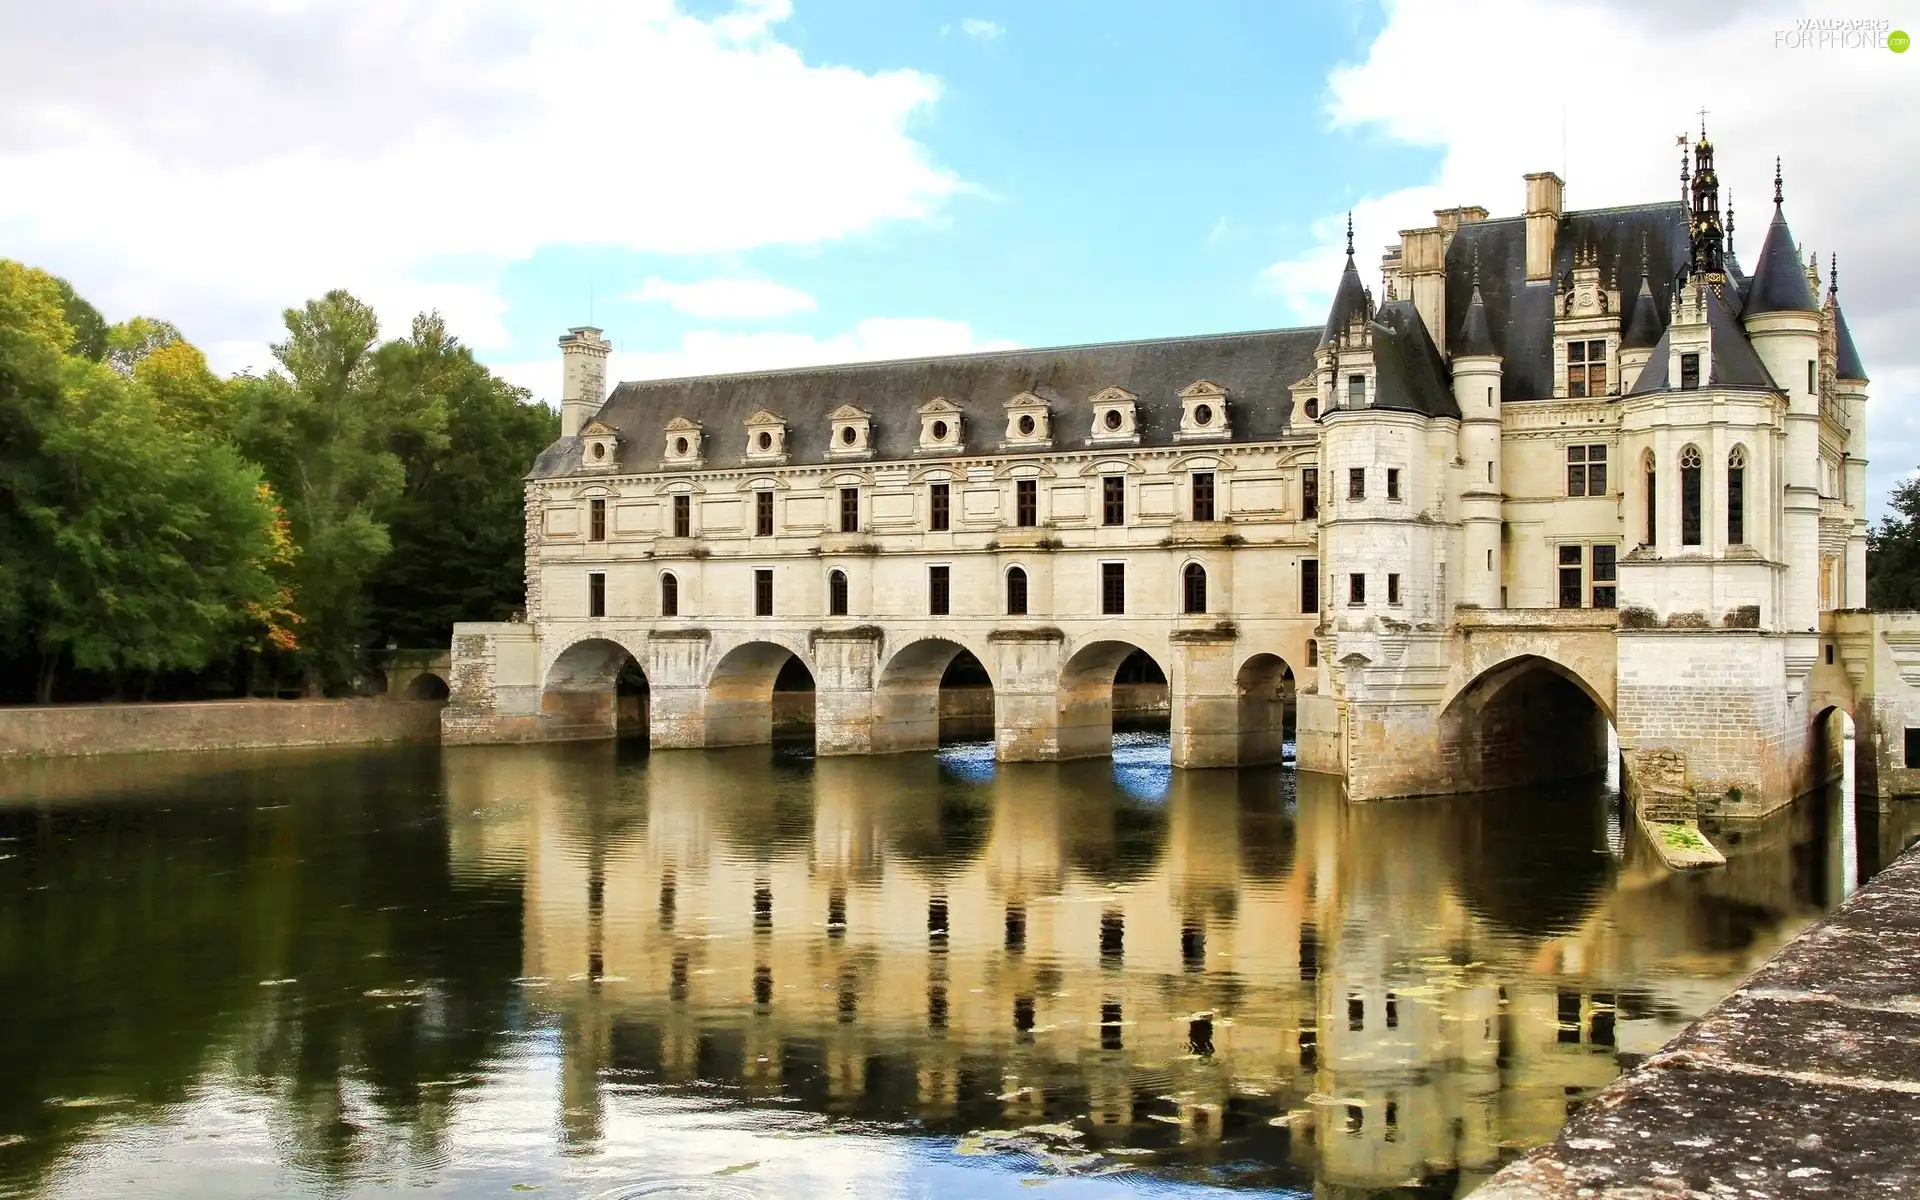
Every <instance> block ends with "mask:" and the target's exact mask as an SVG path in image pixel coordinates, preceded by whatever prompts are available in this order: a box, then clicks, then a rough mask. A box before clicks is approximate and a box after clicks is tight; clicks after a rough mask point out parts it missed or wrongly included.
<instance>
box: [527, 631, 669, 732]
mask: <svg viewBox="0 0 1920 1200" xmlns="http://www.w3.org/2000/svg"><path fill="white" fill-rule="evenodd" d="M623 695H624V696H628V697H637V699H634V700H628V701H626V703H625V708H626V709H627V710H629V711H628V712H625V713H623V711H622V697H623ZM646 696H647V676H646V672H645V671H644V670H643V669H642V668H641V666H640V664H639V663H638V662H637V661H635V659H634V657H633V655H631V654H629V653H628V652H627V649H626V647H624V646H622V645H620V644H619V643H618V642H614V641H610V640H608V639H606V638H587V639H585V640H584V641H579V642H575V643H574V644H573V645H571V646H568V647H567V648H566V649H565V650H562V651H561V652H560V657H558V658H556V659H554V660H553V665H552V666H551V667H549V668H547V679H546V683H545V684H544V685H543V686H542V688H541V689H540V715H541V716H542V717H543V718H544V719H545V720H546V721H547V723H548V725H549V731H548V733H547V736H548V737H549V738H554V739H565V738H582V739H584V738H610V737H617V736H620V735H621V734H623V733H632V732H636V731H637V732H638V733H640V734H644V733H645V732H646V711H647V704H646Z"/></svg>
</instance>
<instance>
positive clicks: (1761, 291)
mask: <svg viewBox="0 0 1920 1200" xmlns="http://www.w3.org/2000/svg"><path fill="white" fill-rule="evenodd" d="M1818 311H1820V304H1819V302H1818V301H1816V300H1815V299H1814V296H1813V289H1812V288H1810V287H1808V286H1807V268H1806V264H1805V263H1802V262H1801V261H1800V250H1799V247H1797V246H1795V245H1794V242H1793V231H1792V230H1790V229H1788V228H1787V214H1786V213H1785V212H1783V211H1781V207H1780V204H1779V203H1778V201H1776V202H1775V203H1774V206H1773V220H1772V222H1770V223H1769V224H1768V225H1767V240H1766V241H1764V242H1762V243H1760V262H1759V265H1758V266H1756V267H1754V269H1753V282H1752V284H1751V285H1750V286H1749V287H1748V289H1747V303H1746V308H1745V311H1744V313H1743V314H1742V315H1744V316H1749V317H1751V316H1755V315H1756V314H1759V313H1770V312H1818Z"/></svg>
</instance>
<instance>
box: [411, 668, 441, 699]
mask: <svg viewBox="0 0 1920 1200" xmlns="http://www.w3.org/2000/svg"><path fill="white" fill-rule="evenodd" d="M405 694H406V697H407V699H409V700H445V699H446V698H447V697H448V696H449V695H450V694H451V689H449V688H448V687H447V681H446V680H444V679H442V678H440V676H438V675H436V674H434V673H433V672H432V671H422V672H420V673H419V674H418V675H415V676H414V677H413V678H412V679H409V680H407V688H406V693H405Z"/></svg>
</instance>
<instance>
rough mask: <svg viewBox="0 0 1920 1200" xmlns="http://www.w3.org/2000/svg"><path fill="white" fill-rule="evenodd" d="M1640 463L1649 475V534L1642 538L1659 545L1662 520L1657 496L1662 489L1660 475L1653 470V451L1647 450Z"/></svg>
mask: <svg viewBox="0 0 1920 1200" xmlns="http://www.w3.org/2000/svg"><path fill="white" fill-rule="evenodd" d="M1640 465H1641V469H1642V470H1644V471H1645V472H1646V475H1647V536H1646V537H1644V538H1642V539H1641V540H1642V541H1644V542H1646V544H1647V545H1649V546H1657V545H1659V544H1660V533H1659V530H1660V520H1659V504H1658V502H1657V501H1656V497H1657V496H1659V494H1660V489H1659V487H1658V486H1657V484H1658V480H1659V476H1657V475H1655V474H1654V470H1653V451H1651V450H1649V451H1647V453H1646V456H1645V457H1644V458H1642V459H1641V463H1640Z"/></svg>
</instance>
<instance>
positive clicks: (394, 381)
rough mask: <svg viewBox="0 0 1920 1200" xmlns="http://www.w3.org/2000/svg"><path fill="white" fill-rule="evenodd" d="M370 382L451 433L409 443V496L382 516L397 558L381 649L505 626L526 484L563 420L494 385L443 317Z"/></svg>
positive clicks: (381, 601)
mask: <svg viewBox="0 0 1920 1200" xmlns="http://www.w3.org/2000/svg"><path fill="white" fill-rule="evenodd" d="M375 372H376V374H377V375H378V377H379V378H380V380H381V384H382V386H383V387H385V388H386V389H388V390H390V391H392V392H395V393H398V394H400V395H402V396H405V397H407V398H408V399H407V401H406V402H405V404H404V407H407V408H410V409H413V410H415V411H427V410H429V409H433V408H438V409H439V410H441V411H444V412H445V413H446V418H447V420H446V426H445V430H444V434H443V435H442V436H440V437H437V438H429V437H425V436H419V435H414V436H409V437H406V438H403V439H402V442H401V445H400V455H401V459H402V461H403V462H404V464H405V469H406V485H405V487H404V488H403V489H402V491H401V494H400V495H399V496H398V497H397V498H396V499H395V500H394V502H393V503H392V504H391V505H390V506H389V507H388V509H387V523H388V531H389V536H390V537H391V539H392V542H393V553H391V554H390V555H388V556H387V558H386V560H385V561H384V562H383V563H382V564H381V566H380V569H379V571H378V572H377V573H376V574H375V576H374V578H373V580H372V582H371V595H372V606H373V607H372V617H373V627H374V630H375V637H376V641H381V642H384V641H385V640H386V639H388V638H391V639H393V640H394V641H396V642H398V643H399V644H400V645H402V646H444V645H446V644H447V639H448V637H449V636H450V635H451V633H452V629H453V624H454V622H456V621H498V620H504V619H505V618H506V617H507V616H508V615H509V614H511V613H512V612H513V611H514V610H515V609H517V608H519V607H520V606H521V605H522V604H523V603H524V602H525V595H526V586H525V574H524V565H523V564H524V561H525V550H526V547H525V538H524V534H523V524H522V512H523V508H522V504H523V498H522V485H521V476H522V475H523V474H524V473H525V470H526V468H527V466H528V465H529V464H531V463H532V462H533V459H534V457H535V456H536V455H537V454H539V453H540V451H541V450H542V449H543V448H544V447H545V446H547V444H548V443H550V442H552V441H553V439H554V438H556V437H558V436H559V433H560V425H559V417H558V416H557V414H555V413H554V412H553V410H552V409H549V408H547V407H545V406H544V405H537V404H531V403H529V402H528V400H527V395H526V393H525V391H523V390H522V389H520V388H516V387H513V386H511V385H509V384H507V383H505V382H503V381H502V380H500V379H497V378H495V377H494V376H493V375H492V373H490V372H489V371H488V370H487V369H486V368H485V367H483V366H481V365H480V364H479V363H477V362H475V361H474V359H473V353H472V351H470V350H468V349H467V348H466V347H464V346H462V345H460V344H459V342H458V341H456V340H455V339H454V338H452V337H450V336H448V334H447V332H446V327H445V325H444V324H443V323H442V322H441V320H440V318H439V317H438V316H437V315H425V316H421V317H419V318H417V319H416V320H415V321H414V324H413V331H412V335H411V336H410V337H408V338H407V339H405V340H401V341H395V342H390V343H388V344H387V345H386V346H383V347H381V350H380V353H379V355H378V356H377V359H376V363H375Z"/></svg>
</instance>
